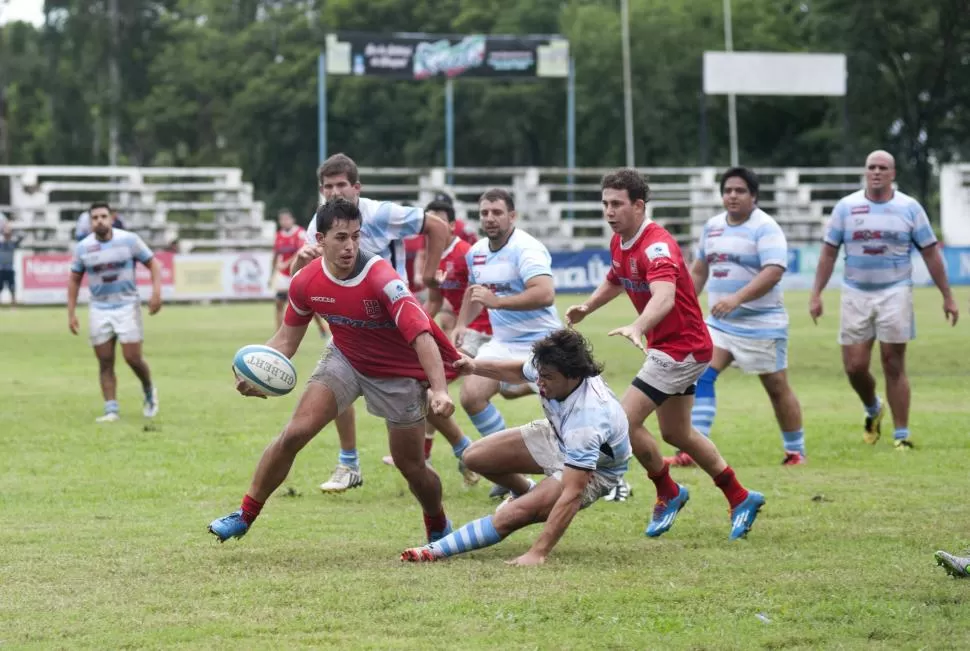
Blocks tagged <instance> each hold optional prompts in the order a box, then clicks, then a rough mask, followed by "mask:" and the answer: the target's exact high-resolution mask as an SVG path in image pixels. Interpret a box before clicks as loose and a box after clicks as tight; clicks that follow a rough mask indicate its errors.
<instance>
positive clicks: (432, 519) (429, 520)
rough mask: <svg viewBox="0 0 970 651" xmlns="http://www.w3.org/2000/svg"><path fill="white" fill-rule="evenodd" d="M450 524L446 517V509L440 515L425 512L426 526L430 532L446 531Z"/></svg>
mask: <svg viewBox="0 0 970 651" xmlns="http://www.w3.org/2000/svg"><path fill="white" fill-rule="evenodd" d="M447 526H448V518H446V517H445V511H444V509H442V510H441V513H439V514H438V515H428V514H427V513H425V514H424V528H425V529H426V530H427V531H428V533H429V534H430V533H431V532H432V531H444V530H445V528H446V527H447Z"/></svg>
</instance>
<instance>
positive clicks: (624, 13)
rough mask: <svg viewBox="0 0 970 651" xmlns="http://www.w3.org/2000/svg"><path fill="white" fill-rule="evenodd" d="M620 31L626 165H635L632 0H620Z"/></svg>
mask: <svg viewBox="0 0 970 651" xmlns="http://www.w3.org/2000/svg"><path fill="white" fill-rule="evenodd" d="M620 31H621V32H622V39H623V106H624V110H623V113H624V121H625V122H626V166H627V167H634V166H635V165H634V160H635V157H634V155H633V154H634V152H633V82H632V73H631V72H630V0H620Z"/></svg>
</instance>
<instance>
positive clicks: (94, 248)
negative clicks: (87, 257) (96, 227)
mask: <svg viewBox="0 0 970 651" xmlns="http://www.w3.org/2000/svg"><path fill="white" fill-rule="evenodd" d="M100 248H101V245H100V244H88V245H87V246H86V247H85V248H84V250H85V251H87V252H88V253H92V252H94V251H97V250H98V249H100Z"/></svg>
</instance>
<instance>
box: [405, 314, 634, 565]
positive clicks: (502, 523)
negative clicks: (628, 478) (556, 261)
mask: <svg viewBox="0 0 970 651" xmlns="http://www.w3.org/2000/svg"><path fill="white" fill-rule="evenodd" d="M531 353H532V357H531V358H530V359H529V361H526V362H525V363H522V362H520V361H514V360H497V359H491V360H484V359H479V358H476V359H474V360H472V359H470V358H467V357H465V358H463V359H461V360H459V361H458V362H456V363H455V366H456V367H457V368H459V369H461V370H462V372H463V373H473V374H475V375H473V376H470V377H469V378H467V379H466V381H467V380H469V379H471V378H472V377H485V378H489V379H492V380H494V381H505V382H510V383H518V382H522V380H526V381H528V382H535V383H537V384H538V386H539V389H540V395H541V396H542V408H543V410H544V411H545V413H546V418H545V419H543V420H537V421H534V422H532V423H529V424H528V425H523V426H522V427H516V428H513V429H510V430H505V431H503V432H498V433H495V434H493V435H492V436H489V437H488V438H484V439H480V440H478V441H476V442H475V443H473V444H472V446H471V447H470V448H468V450H466V451H465V455H464V461H465V463H466V464H467V465H468V467H469V468H471V469H473V470H475V471H476V472H479V473H481V474H482V475H485V476H486V477H488V478H489V479H490V480H492V481H493V482H495V483H496V485H505V486H507V487H508V488H509V489H511V490H512V492H513V494H518V495H519V496H518V497H515V498H514V499H509V500H506V501H505V502H504V503H503V504H502V506H500V507H499V509H497V510H496V512H495V515H490V516H486V517H484V518H480V519H478V520H475V521H473V522H470V523H469V524H466V525H465V526H464V527H462V528H461V529H458V530H457V531H455V532H454V533H451V534H449V535H447V536H445V537H444V538H442V539H440V540H438V541H436V542H434V543H431V544H428V545H425V546H423V547H414V548H411V549H408V550H405V551H404V553H403V554H401V560H402V561H410V562H426V561H436V560H438V559H441V558H445V557H448V556H454V555H455V554H461V553H463V552H468V551H471V550H473V549H480V548H482V547H487V546H489V545H494V544H495V543H497V542H499V541H500V540H502V539H503V538H505V537H506V536H508V535H509V534H511V533H512V532H513V531H516V530H518V529H521V528H523V527H526V526H528V525H530V524H533V523H535V522H545V523H546V525H545V527H543V530H542V533H541V534H540V536H539V538H538V539H537V540H536V541H535V543H533V545H532V547H531V548H530V549H529V551H527V552H526V553H525V554H523V555H522V556H519V557H518V558H516V559H515V560H514V561H511V563H512V564H515V565H540V564H542V563H543V562H545V560H546V557H547V556H548V555H549V553H550V552H551V551H552V548H553V547H554V546H555V544H556V543H557V542H558V541H559V539H560V538H562V535H563V534H564V533H565V532H566V529H567V528H568V527H569V524H570V522H571V521H572V519H573V518H574V517H575V516H576V513H578V512H579V510H580V509H583V508H586V507H587V506H590V505H591V504H593V503H594V502H595V501H596V500H598V499H599V498H601V497H603V496H605V495H606V494H607V493H608V492H610V491H611V490H613V489H615V488H616V486H617V485H618V484H619V482H620V481H621V479H622V477H623V473H625V472H626V470H627V464H628V462H629V459H630V456H631V453H632V450H631V445H630V437H629V434H628V427H629V425H628V423H627V417H626V414H625V413H624V411H623V407H622V406H621V405H620V402H619V401H618V400H617V399H616V396H615V395H613V392H612V391H610V389H609V387H607V386H606V383H605V382H604V381H603V378H602V377H601V376H600V373H601V372H602V367H601V366H600V365H599V364H597V363H596V362H595V361H594V360H593V356H592V353H591V352H590V349H589V345H588V344H587V343H586V340H585V339H584V338H583V336H582V335H580V334H579V333H578V332H575V331H573V330H558V331H555V332H553V333H551V334H549V335H547V336H546V337H544V338H543V339H541V340H539V341H537V342H534V343H533V345H532V348H531ZM519 473H531V474H538V473H544V474H545V475H546V479H544V480H543V481H542V482H540V483H539V484H538V485H536V484H534V482H532V481H531V480H528V479H526V478H525V477H523V476H522V475H521V474H519Z"/></svg>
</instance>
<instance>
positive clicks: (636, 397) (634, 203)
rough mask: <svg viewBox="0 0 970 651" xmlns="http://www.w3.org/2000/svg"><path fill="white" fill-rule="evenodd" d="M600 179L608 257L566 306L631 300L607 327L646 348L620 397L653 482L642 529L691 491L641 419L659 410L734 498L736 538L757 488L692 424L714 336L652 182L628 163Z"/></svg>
mask: <svg viewBox="0 0 970 651" xmlns="http://www.w3.org/2000/svg"><path fill="white" fill-rule="evenodd" d="M601 187H602V190H603V215H604V216H605V217H606V220H607V221H608V222H609V224H610V228H612V229H613V232H614V233H615V234H614V235H613V239H612V241H611V242H610V256H611V257H612V265H611V268H610V271H609V273H608V274H607V277H606V280H605V281H603V283H602V284H601V285H600V286H599V287H598V288H597V289H596V291H595V292H593V294H592V296H590V297H589V299H588V300H587V301H586V302H585V303H583V304H582V305H574V306H572V307H570V308H569V309H568V310H567V311H566V323H567V325H570V326H573V325H575V324H577V323H579V322H580V321H582V320H583V319H584V318H585V317H586V316H587V315H589V314H592V313H593V312H595V311H596V310H597V309H599V308H600V307H602V306H603V305H605V304H606V303H608V302H610V301H611V300H613V299H614V298H616V297H617V296H619V295H620V293H622V292H623V290H626V293H627V295H628V296H629V297H630V300H631V301H632V302H633V305H634V307H636V309H637V313H638V315H639V316H637V319H636V320H635V321H634V322H633V323H632V324H630V325H628V326H625V327H623V328H617V329H616V330H613V331H611V332H610V333H609V334H610V335H611V336H613V335H619V336H623V337H626V338H627V339H629V340H630V341H631V342H632V343H633V345H634V346H636V347H637V348H639V349H640V350H642V351H643V352H644V354H645V355H646V361H644V363H643V367H642V368H641V369H640V372H639V373H637V376H636V377H635V378H634V379H633V386H631V387H630V388H629V389H627V392H626V393H625V394H624V396H623V400H622V404H623V411H625V412H626V415H627V418H628V419H629V422H630V441H631V442H632V444H633V454H634V455H636V457H637V459H638V460H639V461H640V464H641V465H642V466H643V467H644V468H646V470H647V475H648V476H649V477H650V479H651V480H653V483H654V484H655V485H656V487H657V504H656V506H655V507H654V510H653V517H652V519H651V521H650V524H649V525H647V530H646V532H645V533H646V535H648V536H650V537H656V536H659V535H661V534H663V533H665V532H666V531H668V530H669V529H670V527H671V526H672V525H673V523H674V519H675V518H676V517H677V514H678V513H679V512H680V510H681V509H682V508H684V505H686V504H687V500H688V499H689V495H688V492H687V487H686V486H681V485H678V484H677V483H675V482H674V481H673V480H672V479H671V478H670V466H669V464H668V463H666V462H665V461H664V460H663V456H662V455H661V453H660V446H659V444H658V443H657V440H656V439H655V438H654V437H653V436H652V435H651V434H650V432H648V431H647V429H646V427H644V425H643V423H644V421H646V419H647V417H648V416H649V415H650V414H652V413H653V412H654V411H656V412H657V420H658V421H659V423H660V434H661V435H662V436H663V438H664V440H665V441H667V442H668V443H669V444H671V445H673V446H674V447H676V448H678V449H680V450H684V451H685V452H687V454H689V455H690V456H691V457H693V458H694V460H695V461H696V462H697V464H698V465H699V466H700V467H701V468H703V469H704V471H705V472H707V474H709V475H710V476H711V477H713V478H714V483H715V484H716V485H717V486H718V487H719V488H720V489H721V490H722V491H724V495H725V497H727V500H728V503H729V504H730V507H731V539H732V540H734V539H737V538H743V537H744V536H746V535H747V533H748V531H750V530H751V526H752V525H753V524H754V521H755V518H756V517H757V516H758V511H759V510H760V509H761V507H762V506H763V505H764V503H765V498H764V495H762V494H761V493H758V492H755V491H748V490H746V489H745V488H744V487H743V486H742V485H741V484H740V483H739V482H738V480H737V478H736V477H735V476H734V470H732V469H731V466H729V465H727V463H726V462H725V461H724V459H723V458H722V457H721V454H720V453H719V452H718V451H717V448H716V447H715V446H714V443H713V442H712V441H711V440H710V439H708V438H706V437H704V436H703V435H701V434H700V433H699V432H697V431H695V430H694V429H693V427H691V421H690V413H691V408H692V407H693V405H694V387H695V383H696V382H697V379H698V378H699V377H700V376H701V374H702V373H703V372H704V369H705V368H707V365H708V363H709V362H710V361H711V356H712V354H713V352H714V345H713V344H712V342H711V336H710V334H709V333H708V330H707V326H706V325H705V324H704V316H703V313H702V312H701V307H700V304H699V303H698V302H697V296H696V295H695V292H694V283H693V281H692V280H691V276H690V271H689V270H688V269H687V265H686V263H685V262H684V258H683V256H682V255H681V252H680V247H679V246H678V245H677V242H676V240H674V238H673V237H672V236H671V235H670V233H668V232H667V231H666V230H664V229H663V228H661V227H660V226H658V225H657V224H655V223H653V221H651V220H649V219H647V217H646V203H647V195H648V193H649V188H648V187H647V183H646V181H644V180H643V177H641V176H640V174H639V173H638V172H637V171H636V170H635V169H620V170H617V171H615V172H612V173H610V174H607V175H606V176H604V177H603V181H602V183H601ZM644 335H646V338H647V347H646V348H644V346H643V341H642V340H643V337H644Z"/></svg>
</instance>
